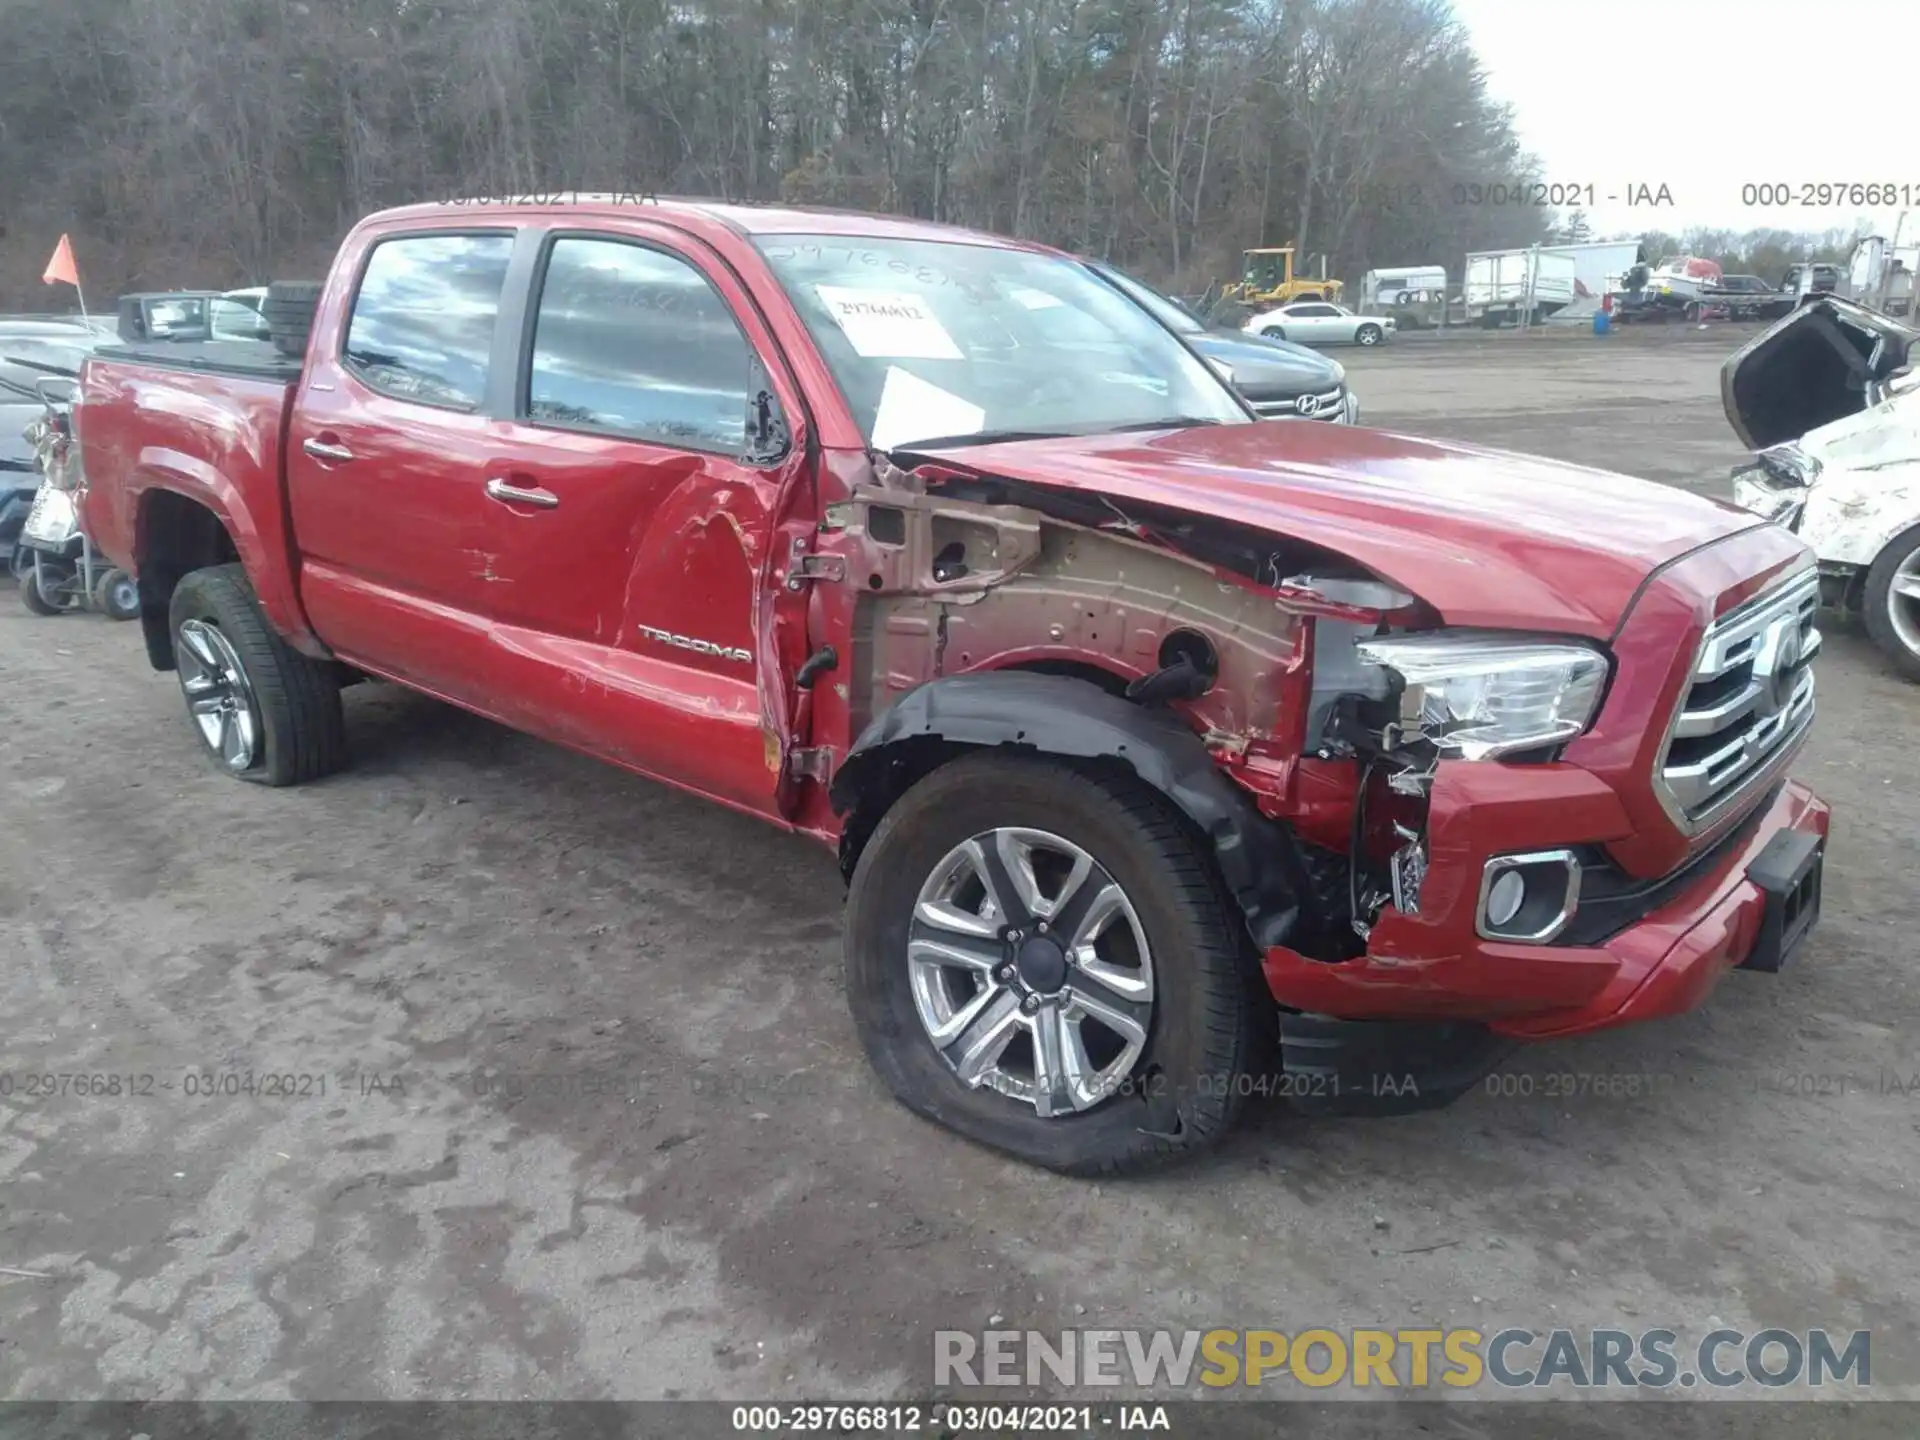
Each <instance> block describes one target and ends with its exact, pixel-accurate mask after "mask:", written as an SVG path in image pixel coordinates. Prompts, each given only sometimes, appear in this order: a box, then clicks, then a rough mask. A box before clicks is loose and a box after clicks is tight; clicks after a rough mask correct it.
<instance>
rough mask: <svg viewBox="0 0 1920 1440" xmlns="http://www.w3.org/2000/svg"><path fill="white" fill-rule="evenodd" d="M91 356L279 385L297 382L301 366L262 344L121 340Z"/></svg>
mask: <svg viewBox="0 0 1920 1440" xmlns="http://www.w3.org/2000/svg"><path fill="white" fill-rule="evenodd" d="M93 353H94V354H95V355H98V356H99V357H100V358H101V359H103V360H123V361H131V362H133V363H135V364H139V365H158V366H161V367H163V368H165V369H168V370H196V371H199V372H201V373H203V374H209V375H236V376H240V377H243V378H245V379H249V380H269V381H272V382H274V383H275V384H280V385H291V384H293V383H294V382H295V381H297V380H298V379H299V378H300V367H301V364H302V362H301V361H300V360H298V359H296V358H294V357H293V356H290V355H282V354H281V353H280V352H279V351H278V350H277V349H275V348H274V346H273V344H272V343H271V342H270V341H266V340H122V341H118V342H117V343H115V344H112V345H102V346H100V347H99V348H98V349H96V350H95V351H94V352H93Z"/></svg>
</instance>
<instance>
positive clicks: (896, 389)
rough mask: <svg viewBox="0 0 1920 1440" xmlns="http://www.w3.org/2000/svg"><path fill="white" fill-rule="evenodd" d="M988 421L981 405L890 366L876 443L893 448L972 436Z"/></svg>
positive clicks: (876, 420) (875, 425) (877, 420)
mask: <svg viewBox="0 0 1920 1440" xmlns="http://www.w3.org/2000/svg"><path fill="white" fill-rule="evenodd" d="M986 423H987V412H986V411H984V410H982V409H981V408H980V407H979V406H978V405H973V404H969V403H968V402H967V401H965V400H962V399H961V398H960V397H959V396H958V395H955V394H953V393H952V392H951V391H947V390H942V389H941V388H940V387H939V386H938V385H929V384H928V383H927V382H926V381H924V380H922V379H921V378H920V377H919V376H918V375H909V374H908V373H907V372H906V371H905V370H902V369H901V368H900V367H899V366H898V365H890V366H888V367H887V383H886V384H885V385H884V386H883V387H881V390H880V409H879V412H878V413H877V414H876V415H875V416H874V417H873V446H874V449H876V450H892V449H894V448H895V447H896V446H900V445H908V444H911V443H913V442H914V441H916V440H934V439H938V438H940V437H941V436H944V435H973V434H977V433H978V432H979V431H981V430H982V429H984V428H985V427H986Z"/></svg>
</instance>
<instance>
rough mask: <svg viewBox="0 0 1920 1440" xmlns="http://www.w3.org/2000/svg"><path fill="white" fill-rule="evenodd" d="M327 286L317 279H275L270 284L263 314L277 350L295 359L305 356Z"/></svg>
mask: <svg viewBox="0 0 1920 1440" xmlns="http://www.w3.org/2000/svg"><path fill="white" fill-rule="evenodd" d="M324 288H326V287H325V286H324V284H323V283H322V282H321V281H318V280H276V281H274V282H273V283H272V284H271V285H269V286H267V296H266V299H264V300H262V301H261V302H260V315H261V318H262V319H264V320H265V321H266V322H267V333H268V334H269V335H270V336H271V337H272V339H273V347H274V349H276V350H278V351H279V352H280V353H281V354H282V355H288V356H291V357H292V358H294V359H296V360H298V359H302V358H304V357H305V356H306V353H307V340H308V338H309V337H310V336H311V335H312V333H313V317H314V313H315V312H316V311H317V310H318V309H319V308H320V292H321V290H323V289H324Z"/></svg>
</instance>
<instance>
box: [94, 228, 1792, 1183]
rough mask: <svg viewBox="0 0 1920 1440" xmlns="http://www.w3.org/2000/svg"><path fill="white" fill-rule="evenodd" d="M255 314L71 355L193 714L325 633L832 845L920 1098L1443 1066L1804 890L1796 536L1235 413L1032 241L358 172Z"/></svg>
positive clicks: (270, 754) (1198, 1135)
mask: <svg viewBox="0 0 1920 1440" xmlns="http://www.w3.org/2000/svg"><path fill="white" fill-rule="evenodd" d="M286 309H287V307H286V306H285V305H284V304H283V305H281V306H280V309H279V311H278V312H277V313H279V314H280V315H281V317H282V321H284V317H285V314H286ZM269 311H270V313H275V312H274V310H273V305H272V304H270V305H269ZM310 325H311V336H310V339H308V340H307V341H306V343H305V346H304V358H283V357H279V356H276V354H275V353H273V351H272V350H271V348H270V347H267V346H264V345H261V344H258V343H247V344H224V345H223V344H220V343H217V342H209V343H207V344H205V345H200V346H195V345H172V346H167V347H164V348H162V347H153V348H151V349H142V348H140V347H138V346H122V347H117V348H110V349H103V350H101V351H99V352H97V353H96V354H95V356H94V357H93V358H92V359H91V360H89V362H88V364H87V367H86V371H85V375H84V378H83V393H82V396H81V398H80V400H79V402H78V405H77V410H76V417H75V425H76V434H77V438H78V443H79V448H80V453H81V458H82V463H83V468H84V475H85V485H86V489H85V495H84V500H83V513H84V515H85V518H86V521H87V524H88V525H89V527H90V529H91V533H92V534H93V536H94V537H96V539H97V541H98V543H99V545H100V547H101V548H102V549H103V550H105V551H106V552H107V554H109V555H110V556H111V557H112V558H113V560H114V561H115V563H117V564H121V565H124V566H126V567H128V568H129V569H130V570H132V571H133V572H134V573H135V574H136V575H137V576H138V580H139V588H140V594H141V604H142V620H143V624H144V630H145V636H146V643H147V650H148V654H149V657H150V659H151V661H152V663H153V664H154V666H155V667H156V668H159V669H163V670H165V669H174V670H177V671H178V674H179V677H180V683H181V688H182V690H183V692H184V694H185V700H186V705H187V709H188V711H189V713H190V716H191V719H192V722H193V730H194V733H195V734H197V736H198V737H199V739H200V740H201V742H202V743H203V744H204V745H205V747H206V749H207V750H208V752H209V753H210V755H211V756H212V758H213V759H214V761H215V762H216V763H217V764H218V765H220V766H221V767H223V768H224V769H225V770H227V771H229V772H230V773H231V774H233V775H234V776H236V777H238V778H240V779H243V780H252V781H257V782H260V783H264V784H268V785H285V784H290V783H293V782H297V781H304V780H312V779H316V778H318V777H320V776H322V775H325V774H327V773H328V772H330V771H332V770H335V769H337V768H338V767H340V766H341V765H343V764H344V763H345V762H346V759H347V749H348V747H347V734H346V731H347V727H346V725H345V723H344V721H343V712H342V706H341V688H342V686H343V685H346V684H350V683H353V682H355V681H358V680H363V679H366V678H369V677H378V678H384V679H386V680H391V681H397V682H399V683H401V684H404V685H409V686H412V687H415V688H417V689H420V690H423V691H426V692H429V693H431V694H433V695H437V696H441V697H444V698H445V699H447V700H450V701H452V702H453V703H455V704H458V705H462V706H465V707H467V708H469V709H471V710H474V711H477V712H479V713H481V714H483V715H487V716H491V717H493V718H495V719H497V720H499V721H501V722H503V723H505V724H508V725H512V726H516V727H518V728H521V729H524V730H527V731H530V732H532V733H534V734H537V735H542V736H545V737H547V738H549V739H552V740H556V741H559V742H560V743H562V744H565V745H570V746H573V747H575V748H577V749H580V750H583V751H586V752H589V753H591V754H594V755H597V756H601V757H603V758H605V759H607V760H610V761H612V762H614V763H616V764H619V765H623V766H626V767H627V768H629V769H632V770H635V771H638V772H640V773H642V774H645V775H649V776H653V777H655V778H658V779H660V780H664V781H666V782H668V783H670V784H674V785H678V786H681V787H683V788H685V789H688V790H691V791H695V792H697V793H699V794H702V795H706V796H709V797H711V798H713V799H715V800H717V801H720V802H721V803H723V804H726V805H730V806H733V807H734V808H736V809H739V810H744V811H748V812H750V813H752V814H754V815H758V816H761V817H762V818H764V819H766V820H769V821H772V822H773V823H775V824H778V825H781V826H784V827H786V828H788V829H791V830H795V831H799V832H801V833H803V834H805V835H808V836H811V837H813V838H815V839H817V840H820V841H823V842H825V843H828V844H831V845H835V846H837V847H838V853H839V857H840V863H841V866H842V869H843V871H844V873H845V875H846V877H847V879H848V882H849V885H850V890H849V898H848V904H847V916H846V985H847V993H848V997H849V1000H850V1002H851V1005H852V1008H853V1012H854V1015H855V1017H856V1020H857V1024H858V1029H859V1033H860V1036H861V1039H862V1041H863V1043H864V1045H865V1047H866V1050H867V1052H868V1054H869V1056H870V1058H871V1060H872V1063H873V1064H874V1065H875V1067H876V1068H877V1069H878V1070H879V1072H880V1074H881V1075H882V1076H883V1077H884V1078H885V1080H886V1082H887V1083H888V1085H889V1086H890V1087H891V1089H892V1090H893V1091H894V1092H895V1093H896V1094H897V1095H898V1096H899V1098H900V1099H901V1100H902V1101H903V1102H904V1103H905V1104H907V1105H908V1106H910V1107H912V1108H913V1109H914V1110H916V1111H918V1112H920V1113H921V1114H923V1115H926V1116H929V1117H932V1118H934V1119H936V1120H938V1121H940V1122H942V1123H944V1124H946V1125H948V1126H951V1127H952V1128H954V1129H956V1130H958V1131H960V1132H962V1133H964V1134H966V1135H968V1136H971V1137H973V1138H975V1139H977V1140H980V1141H984V1142H986V1143H989V1144H992V1145H995V1146H999V1147H1001V1148H1003V1149H1005V1150H1007V1151H1010V1152H1012V1153H1014V1154H1017V1155H1020V1156H1022V1157H1025V1158H1027V1159H1029V1160H1032V1161H1035V1162H1038V1163H1041V1164H1045V1165H1049V1166H1052V1167H1055V1168H1058V1169H1062V1170H1066V1171H1070V1172H1075V1173H1089V1172H1099V1171H1112V1170H1122V1169H1129V1168H1139V1167H1143V1166H1146V1165H1149V1164H1152V1163H1156V1162H1161V1161H1165V1160H1168V1159H1171V1158H1173V1157H1176V1156H1179V1155H1182V1154H1186V1153H1189V1152H1192V1151H1194V1150H1196V1149H1197V1148H1199V1147H1202V1146H1204V1145H1206V1144H1207V1143H1208V1142H1211V1141H1213V1140H1215V1139H1217V1138H1218V1137H1219V1136H1220V1135H1221V1134H1222V1133H1223V1132H1224V1131H1225V1129H1226V1128H1227V1127H1228V1126H1229V1124H1230V1123H1231V1121H1232V1119H1233V1117H1234V1116H1235V1114H1236V1113H1237V1112H1238V1111H1239V1109H1240V1107H1241V1105H1242V1103H1243V1101H1244V1100H1245V1099H1246V1097H1247V1096H1248V1095H1250V1094H1256V1093H1260V1094H1279V1095H1282V1096H1284V1097H1286V1098H1287V1099H1288V1100H1289V1101H1290V1102H1291V1103H1293V1104H1294V1105H1296V1106H1299V1107H1301V1108H1304V1109H1309V1110H1318V1111H1323V1112H1325V1111H1331V1112H1348V1113H1351V1112H1356V1111H1383V1110H1404V1109H1407V1108H1411V1107H1415V1106H1432V1105H1436V1104H1440V1103H1443V1102H1445V1101H1447V1100H1450V1099H1452V1098H1454V1097H1455V1096H1458V1095H1459V1094H1461V1093H1462V1092H1463V1091H1465V1090H1467V1089H1471V1088H1474V1087H1475V1086H1477V1085H1478V1084H1479V1083H1480V1082H1481V1080H1482V1079H1483V1078H1484V1077H1485V1076H1487V1075H1488V1074H1489V1072H1490V1069H1491V1067H1492V1066H1493V1065H1495V1064H1496V1063H1497V1062H1498V1060H1499V1058H1500V1057H1501V1056H1502V1055H1503V1054H1505V1053H1506V1052H1507V1051H1508V1050H1510V1049H1511V1048H1512V1047H1513V1046H1514V1045H1516V1044H1517V1043H1519V1042H1520V1041H1523V1040H1531V1039H1539V1038H1544V1037H1549V1036H1559V1035H1569V1034H1574V1033H1579V1032H1583V1031H1589V1030H1594V1029H1597V1028H1600V1027H1603V1026H1610V1025H1618V1024H1621V1023H1624V1022H1629V1021H1635V1020H1640V1019H1644V1018H1647V1017H1650V1016H1656V1015H1664V1014H1669V1013H1672V1012H1675V1011H1679V1010H1682V1009H1685V1008H1687V1007H1689V1006H1691V1005H1693V1004H1695V1003H1696V1002H1697V1001H1699V1000H1700V999H1701V998H1702V997H1703V996H1704V995H1705V994H1706V993H1707V991H1708V990H1709V989H1710V988H1711V987H1712V986H1713V985H1714V984H1715V983H1716V982H1717V981H1718V980H1719V979H1720V978H1721V976H1722V975H1723V974H1724V973H1725V972H1726V971H1727V970H1729V969H1731V968H1736V967H1745V968H1748V969H1757V970H1773V969H1777V968H1778V967H1779V966H1780V964H1781V963H1782V962H1783V961H1784V960H1785V959H1786V958H1787V957H1788V956H1789V955H1790V954H1792V953H1793V952H1794V950H1795V949H1796V947H1797V944H1798V942H1799V941H1800V939H1801V938H1802V936H1803V935H1804V934H1805V932H1806V930H1807V928H1808V927H1809V926H1810V925H1811V924H1812V922H1813V920H1814V918H1815V916H1816V915H1817V914H1818V910H1819V898H1820V866H1821V859H1822V853H1823V847H1824V841H1825V836H1826V833H1827V823H1828V812H1827V808H1826V806H1825V805H1823V804H1822V803H1821V802H1820V801H1819V800H1818V799H1817V798H1816V797H1815V796H1814V795H1813V794H1812V793H1811V792H1810V791H1808V790H1807V789H1805V788H1804V787H1802V786H1801V785H1799V784H1797V783H1795V782H1793V781H1792V780H1789V779H1788V778H1787V777H1786V771H1787V768H1788V766H1789V765H1790V763H1791V762H1792V760H1793V758H1794V756H1795V755H1796V753H1797V752H1798V751H1799V749H1800V747H1801V744H1802V741H1803V740H1804V738H1805V736H1806V734H1807V731H1808V727H1809V725H1810V724H1811V721H1812V716H1813V674H1812V671H1811V669H1810V667H1809V662H1810V660H1811V659H1812V657H1813V654H1814V652H1815V650H1816V649H1817V647H1818V644H1819V635H1818V632H1817V630H1816V629H1815V628H1814V616H1815V608H1816V602H1817V599H1818V582H1817V577H1816V573H1815V569H1814V565H1813V561H1812V557H1811V556H1810V555H1809V554H1808V552H1807V550H1806V548H1805V547H1804V546H1803V545H1802V544H1801V543H1800V541H1798V540H1797V539H1796V538H1794V537H1793V536H1792V535H1790V534H1789V533H1788V532H1787V531H1785V530H1784V529H1782V528H1781V527H1779V526H1775V525H1768V524H1765V523H1762V522H1761V521H1760V520H1759V519H1758V518H1757V517H1755V516H1752V515H1749V514H1747V513H1745V512H1742V511H1739V510H1736V509H1734V508H1733V507H1731V506H1728V505H1722V504H1718V503H1715V502H1712V501H1708V500H1705V499H1700V498H1697V497H1694V496H1691V495H1688V494H1685V493H1681V492H1677V491H1675V490H1671V489H1667V488H1664V487H1661V486H1658V485H1655V484H1651V483H1647V482H1642V481H1638V480H1632V479H1627V478H1624V477H1620V476H1616V475H1611V474H1606V473H1602V472H1598V471H1592V470H1585V469H1580V468H1576V467H1572V466H1567V465H1561V464H1556V463H1551V462H1547V461H1543V460H1536V459H1528V458H1523V457H1520V456H1515V455H1509V454H1502V453H1498V452H1492V451H1486V450H1478V449H1473V448H1469V447H1465V446H1460V445H1452V444H1440V443H1435V442H1432V441H1426V440H1418V439H1411V438H1408V437H1405V436H1401V435H1393V434H1387V433H1383V432H1380V431H1374V430H1366V429H1359V428H1349V427H1345V426H1321V425H1302V424H1297V423H1288V422H1285V421H1265V422H1261V421H1257V420H1256V419H1255V418H1254V417H1253V416H1252V415H1251V413H1250V412H1249V411H1248V410H1247V409H1246V407H1245V406H1244V405H1243V404H1242V402H1241V401H1240V400H1239V399H1238V398H1237V397H1236V396H1235V394H1234V392H1233V391H1232V389H1231V388H1230V387H1229V386H1228V385H1227V384H1226V383H1225V381H1224V380H1223V378H1222V377H1221V376H1220V375H1219V374H1218V373H1216V371H1215V370H1214V369H1212V368H1211V367H1210V366H1209V365H1207V364H1206V363H1205V362H1204V361H1203V360H1202V359H1201V358H1200V357H1199V356H1198V355H1196V354H1195V353H1194V352H1193V351H1192V350H1190V349H1188V348H1187V347H1186V345H1185V344H1184V342H1183V341H1182V340H1181V339H1180V338H1179V337H1178V336H1176V335H1175V334H1174V333H1173V332H1172V331H1170V330H1168V329H1166V328H1164V327H1163V326H1162V325H1161V323H1160V322H1159V321H1158V320H1157V319H1155V317H1154V316H1152V315H1151V314H1149V313H1148V312H1147V311H1145V310H1143V309H1141V308H1140V307H1139V306H1137V305H1136V304H1135V303H1134V302H1133V301H1132V300H1131V299H1129V298H1128V297H1127V296H1126V295H1124V294H1123V293H1121V292H1120V291H1118V290H1116V289H1114V288H1113V287H1111V286H1110V285H1109V284H1108V283H1107V282H1105V281H1104V280H1102V279H1101V278H1100V277H1099V276H1098V275H1097V274H1095V273H1094V272H1092V271H1091V270H1089V269H1088V268H1087V267H1086V266H1084V265H1083V264H1081V263H1079V262H1077V261H1075V260H1074V259H1073V258H1072V257H1070V256H1065V255H1061V254H1058V253H1055V252H1052V251H1048V250H1045V249H1042V248H1040V247H1037V246H1033V245H1026V244H1020V243H1016V242H1013V241H1009V240H1004V239H1000V238H996V237H993V236H988V235H982V234H976V233H972V232H968V231H963V230H958V229H952V228H948V227H944V226H938V225H932V224H921V223H915V222H911V221H907V220H899V219H885V218H878V217H870V216H857V215H849V214H841V213H821V212H808V211H800V210H786V209H762V208H752V207H735V206H726V205H717V204H715V205H708V204H697V203H679V202H653V201H645V202H636V201H634V200H632V199H625V200H622V199H619V198H616V197H604V198H593V197H576V198H573V199H570V200H568V201H567V202H566V203H562V204H553V203H542V202H540V201H538V200H521V201H509V202H498V201H496V202H470V203H467V204H446V205H430V206H419V207H413V208H408V209H402V210H395V211H391V212H387V213H384V214H380V215H376V216H374V217H372V218H370V219H368V220H366V221H364V222H362V223H361V224H360V225H359V226H357V227H356V228H355V229H354V230H353V232H352V233H351V235H350V236H349V237H348V238H347V240H346V242H345V244H344V246H343V247H342V248H341V251H340V253H339V256H338V258H337V259H336V261H335V263H334V266H333V270H332V273H331V275H330V276H329V278H328V279H327V280H326V282H325V284H324V286H323V287H320V293H319V297H318V301H317V306H316V308H314V310H313V311H312V313H311V318H310ZM305 328H306V327H305V324H304V323H303V324H302V325H301V326H299V327H297V328H296V329H295V330H294V332H293V333H294V334H295V335H299V334H300V333H301V332H302V331H303V330H304V329H305ZM279 338H280V339H281V340H282V341H283V342H284V341H285V340H286V338H287V336H286V333H285V332H284V330H283V332H282V333H281V335H280V337H279ZM282 348H285V349H296V350H297V349H299V348H301V347H300V346H298V345H285V344H283V347H282ZM636 843H641V844H644V843H645V841H644V840H640V841H637V842H636Z"/></svg>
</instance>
